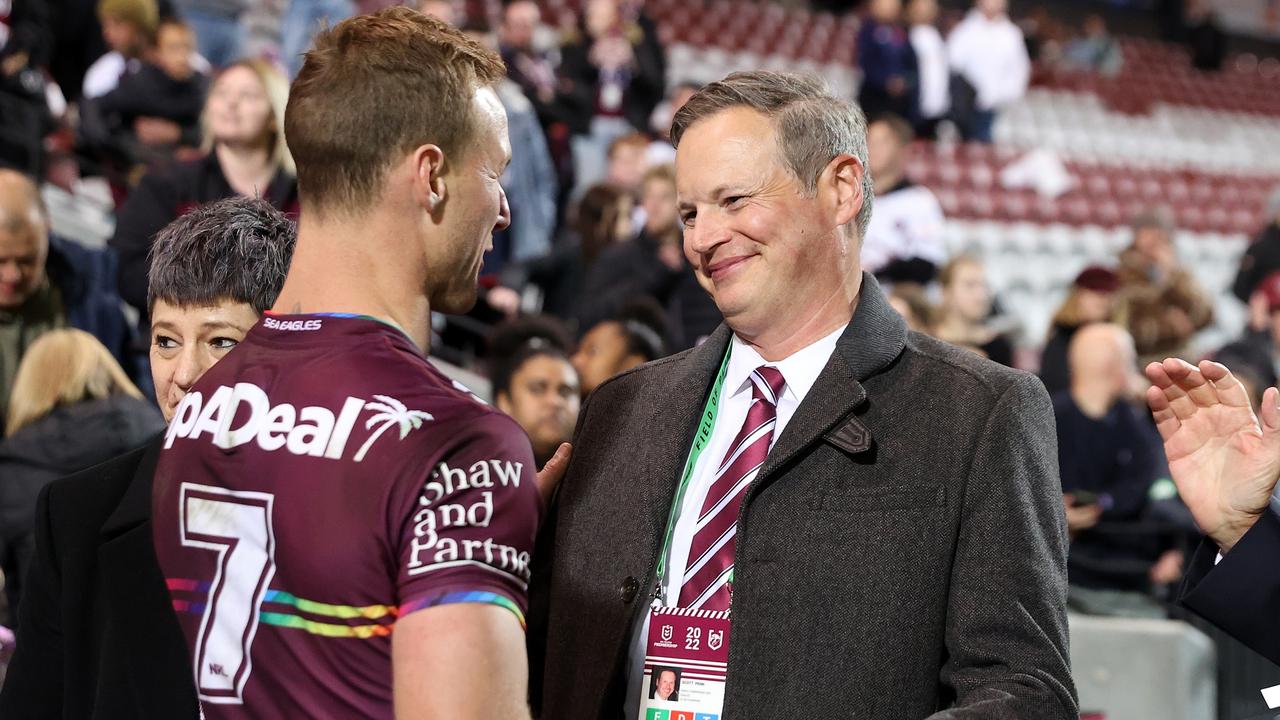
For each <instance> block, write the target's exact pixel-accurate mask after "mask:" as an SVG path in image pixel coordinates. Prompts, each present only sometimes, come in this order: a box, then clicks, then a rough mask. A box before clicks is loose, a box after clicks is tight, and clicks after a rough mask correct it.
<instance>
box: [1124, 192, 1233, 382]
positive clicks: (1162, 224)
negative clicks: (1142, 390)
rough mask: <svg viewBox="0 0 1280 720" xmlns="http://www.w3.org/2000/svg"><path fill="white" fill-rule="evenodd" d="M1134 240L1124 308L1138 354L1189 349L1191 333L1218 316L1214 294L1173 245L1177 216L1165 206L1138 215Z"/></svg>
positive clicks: (1126, 264)
mask: <svg viewBox="0 0 1280 720" xmlns="http://www.w3.org/2000/svg"><path fill="white" fill-rule="evenodd" d="M1132 228H1133V243H1132V244H1131V245H1130V246H1129V247H1128V248H1127V249H1126V250H1125V251H1124V252H1122V253H1121V254H1120V269H1119V271H1118V274H1119V275H1120V287H1121V297H1120V311H1121V313H1123V315H1124V318H1125V323H1126V325H1127V326H1128V329H1129V333H1130V334H1131V335H1133V342H1134V344H1135V345H1136V346H1137V348H1138V357H1139V358H1143V359H1148V360H1151V359H1159V358H1163V357H1167V356H1169V355H1176V354H1178V353H1181V352H1185V351H1186V347H1187V343H1188V342H1190V340H1191V337H1192V336H1193V335H1195V334H1196V333H1197V332H1199V331H1200V330H1203V329H1204V328H1206V327H1208V326H1209V324H1210V323H1211V322H1213V299H1212V298H1211V297H1210V296H1209V295H1208V294H1207V293H1205V291H1204V290H1203V289H1202V288H1201V287H1200V285H1199V283H1197V282H1196V280H1195V278H1194V277H1192V275H1191V273H1190V272H1188V271H1187V269H1186V268H1185V267H1183V265H1182V262H1181V261H1180V260H1179V259H1178V254H1177V252H1176V251H1175V250H1174V247H1173V231H1174V227H1173V219H1172V217H1171V215H1170V214H1169V212H1168V211H1167V210H1164V209H1157V210H1150V211H1147V212H1144V213H1140V214H1139V215H1138V216H1137V217H1135V218H1134V219H1133V223H1132Z"/></svg>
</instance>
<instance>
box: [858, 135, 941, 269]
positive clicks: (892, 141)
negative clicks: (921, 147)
mask: <svg viewBox="0 0 1280 720" xmlns="http://www.w3.org/2000/svg"><path fill="white" fill-rule="evenodd" d="M914 137H915V134H914V132H913V131H912V129H911V125H910V123H908V122H907V121H906V120H904V119H902V118H901V117H898V116H897V115H882V116H881V117H880V118H878V119H876V120H873V121H872V122H871V124H870V125H869V126H868V127H867V150H868V152H870V158H869V160H870V162H871V178H872V179H873V180H874V181H875V190H876V198H875V202H876V204H875V208H876V211H875V212H874V213H872V215H871V222H870V224H868V225H867V233H866V236H865V237H864V238H863V239H862V267H863V269H865V270H867V271H868V272H871V273H874V274H875V276H876V277H877V278H878V279H879V280H881V281H882V282H886V283H890V284H892V283H895V282H914V283H918V284H920V285H928V284H929V283H931V282H933V279H934V277H935V276H936V275H937V274H938V267H939V266H941V265H942V264H943V263H945V262H946V261H947V247H946V242H945V241H944V240H943V237H942V231H943V226H944V225H945V223H946V218H945V217H943V215H942V205H941V204H939V203H938V198H937V197H935V196H934V194H933V191H931V190H929V188H927V187H925V186H923V185H916V184H915V183H913V182H911V180H910V179H909V178H907V152H908V150H909V149H910V147H911V141H912V140H913V139H914Z"/></svg>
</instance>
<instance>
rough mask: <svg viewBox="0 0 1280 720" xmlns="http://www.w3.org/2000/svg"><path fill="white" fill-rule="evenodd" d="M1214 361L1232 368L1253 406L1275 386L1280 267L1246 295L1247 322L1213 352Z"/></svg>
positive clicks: (1278, 365) (1279, 345)
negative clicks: (1220, 347) (1239, 333)
mask: <svg viewBox="0 0 1280 720" xmlns="http://www.w3.org/2000/svg"><path fill="white" fill-rule="evenodd" d="M1213 359H1214V360H1215V361H1216V362H1219V363H1222V364H1223V365H1226V366H1227V367H1229V368H1231V372H1232V374H1234V375H1235V376H1236V378H1237V379H1239V380H1240V381H1241V382H1242V383H1244V385H1245V388H1246V389H1247V390H1248V391H1249V397H1250V399H1251V401H1252V402H1253V404H1254V407H1255V408H1256V407H1257V406H1258V405H1259V404H1260V403H1261V401H1262V392H1263V391H1264V390H1266V389H1267V388H1269V387H1274V386H1275V385H1276V382H1277V380H1280V377H1277V374H1276V370H1277V368H1280V270H1277V271H1273V272H1272V273H1271V274H1269V275H1267V276H1266V277H1265V278H1263V279H1262V282H1260V283H1258V284H1257V287H1256V288H1255V289H1254V290H1253V295H1252V296H1251V297H1250V298H1249V321H1248V324H1247V325H1246V327H1245V330H1244V334H1243V335H1242V336H1241V337H1240V338H1239V339H1238V340H1235V341H1234V342H1231V343H1229V344H1227V345H1225V346H1224V347H1223V348H1222V349H1220V350H1218V352H1217V353H1215V354H1214V358H1213Z"/></svg>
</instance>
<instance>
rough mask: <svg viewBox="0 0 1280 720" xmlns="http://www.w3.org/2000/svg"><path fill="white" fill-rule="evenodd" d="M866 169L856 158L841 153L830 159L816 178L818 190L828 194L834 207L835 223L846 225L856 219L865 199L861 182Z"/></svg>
mask: <svg viewBox="0 0 1280 720" xmlns="http://www.w3.org/2000/svg"><path fill="white" fill-rule="evenodd" d="M865 175H866V168H864V167H863V166H862V162H861V161H860V160H858V158H857V157H855V156H853V155H849V154H847V153H842V154H840V155H837V156H835V157H834V158H832V159H831V162H829V163H827V167H826V168H824V169H823V171H822V175H820V176H819V178H818V184H819V189H820V190H822V189H826V190H827V191H828V192H829V193H830V197H831V198H832V202H833V203H834V205H835V211H836V216H835V222H836V225H838V226H843V225H848V224H849V223H851V222H853V221H854V219H855V218H857V217H858V211H860V210H862V204H863V203H864V202H866V198H865V197H863V193H862V180H863V177H865Z"/></svg>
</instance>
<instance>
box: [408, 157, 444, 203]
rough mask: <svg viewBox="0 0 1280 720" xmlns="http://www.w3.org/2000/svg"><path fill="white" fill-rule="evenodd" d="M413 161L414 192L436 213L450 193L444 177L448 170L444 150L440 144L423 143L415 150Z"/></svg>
mask: <svg viewBox="0 0 1280 720" xmlns="http://www.w3.org/2000/svg"><path fill="white" fill-rule="evenodd" d="M412 162H413V171H414V172H413V187H414V194H415V196H416V197H417V200H418V202H419V203H420V204H421V205H422V207H424V208H426V209H427V212H429V213H431V214H433V215H434V214H435V213H436V210H438V209H439V208H440V207H441V206H442V205H443V204H444V201H445V198H446V196H447V194H448V191H447V189H446V187H445V179H444V176H445V174H446V172H447V161H446V159H445V156H444V150H441V149H440V147H439V146H438V145H422V146H420V147H418V148H417V149H416V150H414V151H413V161H412Z"/></svg>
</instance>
